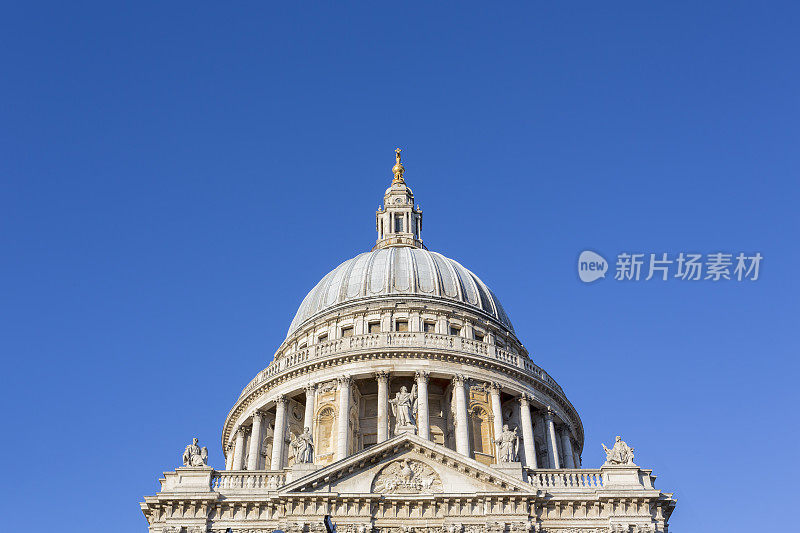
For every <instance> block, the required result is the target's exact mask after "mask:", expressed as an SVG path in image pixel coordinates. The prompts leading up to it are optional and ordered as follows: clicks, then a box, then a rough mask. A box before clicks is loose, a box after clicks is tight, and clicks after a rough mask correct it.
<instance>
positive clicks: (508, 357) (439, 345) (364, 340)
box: [239, 332, 563, 397]
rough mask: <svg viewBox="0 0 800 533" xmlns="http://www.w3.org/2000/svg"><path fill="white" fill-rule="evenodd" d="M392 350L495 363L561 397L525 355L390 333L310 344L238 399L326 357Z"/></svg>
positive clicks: (446, 338)
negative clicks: (440, 353) (444, 353)
mask: <svg viewBox="0 0 800 533" xmlns="http://www.w3.org/2000/svg"><path fill="white" fill-rule="evenodd" d="M393 347H408V348H420V349H426V348H428V349H444V350H452V351H456V352H462V353H466V354H470V355H473V356H477V357H483V358H487V359H491V360H495V361H499V362H501V363H505V364H507V365H509V366H514V367H517V368H520V369H522V370H524V371H525V372H527V373H528V374H530V375H533V376H535V377H536V378H538V379H539V380H540V381H542V382H544V383H546V384H547V385H549V386H550V387H552V388H553V389H555V390H557V391H558V392H560V393H562V394H563V391H562V389H561V387H560V386H559V385H558V383H556V381H555V380H554V379H553V378H552V377H550V375H549V374H548V373H547V372H545V371H544V370H542V369H541V368H540V367H538V366H537V365H535V364H534V363H533V361H531V360H530V359H529V358H528V357H527V356H525V355H521V354H516V353H514V352H511V351H509V350H506V349H504V348H500V347H499V346H497V345H494V344H488V343H485V342H481V341H476V340H472V339H466V338H464V337H459V336H456V335H441V334H438V333H424V332H391V333H369V334H366V335H356V336H353V337H343V338H341V339H334V340H330V341H326V342H321V343H319V344H314V345H312V346H309V347H307V348H303V349H302V350H297V351H294V352H289V353H286V354H282V355H280V356H279V357H278V359H276V360H274V361H273V362H272V363H270V365H269V366H268V367H267V368H265V369H264V370H262V371H261V372H259V373H258V375H257V376H256V377H255V378H254V379H253V380H252V381H251V382H250V383H248V384H247V386H246V387H245V388H244V389H243V390H242V393H241V394H240V395H239V396H240V397H242V396H244V395H245V394H246V393H247V392H249V391H250V390H252V389H253V388H255V387H256V386H257V385H258V384H259V383H261V382H263V381H265V380H267V379H269V378H271V377H272V376H274V375H276V374H279V373H281V372H283V371H285V370H289V369H291V368H294V367H296V366H299V365H303V364H305V363H307V362H309V361H313V360H315V359H319V358H322V357H330V356H334V355H338V354H343V353H346V352H350V351H358V350H371V349H381V348H393Z"/></svg>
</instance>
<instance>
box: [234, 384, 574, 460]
mask: <svg viewBox="0 0 800 533" xmlns="http://www.w3.org/2000/svg"><path fill="white" fill-rule="evenodd" d="M374 377H375V380H376V381H377V384H378V398H377V401H378V405H377V442H378V443H381V442H383V441H385V440H388V439H389V436H390V431H389V379H390V373H389V372H386V371H381V372H377V373H375V375H374ZM429 377H430V375H429V373H428V372H424V371H417V372H416V373H415V375H414V380H415V383H416V385H417V412H416V431H417V435H419V436H420V437H421V438H423V439H428V440H429V439H430V438H431V428H430V413H429V402H428V381H429ZM469 382H470V379H469V378H467V377H466V376H463V375H455V376H453V378H452V385H453V401H454V404H455V405H454V408H455V409H454V411H455V420H454V425H455V435H454V436H455V439H454V440H455V448H456V451H457V452H458V453H460V454H462V455H465V456H467V457H471V452H472V450H471V449H470V436H469ZM352 383H353V379H352V378H351V377H350V376H342V377H339V378H338V379H337V384H338V387H337V388H338V395H337V398H336V401H337V403H338V406H337V411H338V413H339V416H337V421H336V427H335V431H336V435H337V439H336V442H337V446H336V454H335V459H336V460H337V461H339V460H341V459H344V458H345V457H347V456H348V450H349V449H350V431H349V416H348V413H349V412H350V403H351V398H352V395H351V386H352ZM316 390H317V386H316V385H315V384H309V385H307V386H306V387H305V393H306V404H305V412H304V417H303V425H304V427H307V428H310V429H311V430H312V433H313V431H314V406H315V399H316ZM488 390H489V396H490V404H491V409H492V421H493V429H494V434H495V436H496V437H497V436H499V435H500V433H501V432H502V426H503V416H502V412H501V409H502V407H501V406H502V403H501V397H500V394H501V387H500V385H499V384H497V383H490V384H489V387H488ZM274 401H275V427H274V433H273V441H272V456H271V462H270V470H281V469H283V468H284V467H285V466H286V465H284V464H283V459H284V456H285V444H286V441H285V434H286V431H287V421H286V403H287V400H286V398H285V396H283V395H280V396H278V397H277V398H275V400H274ZM518 401H519V408H520V409H519V411H520V417H519V418H520V419H519V423H520V429H521V438H522V449H521V450H520V451H521V452H522V453H521V455H522V460H523V462H524V465H525V467H527V468H539V467H540V465H538V464H537V463H538V461H537V443H536V440H535V438H534V419H533V417H532V416H531V403H532V397H531V396H530V395H529V394H526V393H521V394H520V395H519V397H518ZM543 415H544V416H543V417H542V418H541V419H540V421H539V422H537V424H538V423H542V424H543V425H544V434H545V439H546V442H545V446H544V447H545V449H546V450H547V456H548V460H549V463H550V465H549V466H550V467H551V468H577V467H580V465H579V464H578V461H579V460H578V459H577V458H576V455H575V453H574V451H573V448H572V438H571V432H570V429H569V427H568V426H566V425H563V426H561V427H559V428H557V427H556V423H555V416H554V413H553V411H552V409H551V408H550V407H549V406H548V407H547V408H546V409H545V410H544V413H543ZM263 427H264V414H263V413H262V412H260V411H255V412H254V413H253V415H252V426H249V427H247V426H240V427H239V428H238V430H237V432H236V436H235V439H234V441H233V443H232V445H231V446H230V448H229V449H228V454H227V461H226V469H228V470H242V469H245V468H246V469H247V470H257V469H258V459H259V456H260V452H261V449H260V446H261V442H262V440H263ZM248 432H249V433H250V441H249V446H248V449H247V453H246V454H245V440H246V437H247V433H248ZM559 443H560V445H561V450H562V456H563V463H564V464H563V465H562V464H561V462H562V461H561V458H560V457H559V453H558V449H559ZM495 457H499V454H498V453H497V450H496V451H495Z"/></svg>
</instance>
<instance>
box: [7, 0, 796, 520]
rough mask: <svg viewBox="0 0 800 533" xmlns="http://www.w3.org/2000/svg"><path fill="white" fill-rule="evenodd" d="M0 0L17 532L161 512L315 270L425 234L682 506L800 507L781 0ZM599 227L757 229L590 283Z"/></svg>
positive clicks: (792, 177) (595, 428)
mask: <svg viewBox="0 0 800 533" xmlns="http://www.w3.org/2000/svg"><path fill="white" fill-rule="evenodd" d="M437 4H439V5H438V6H436V7H431V6H424V5H417V6H412V5H408V4H407V3H404V4H403V5H401V4H399V3H395V4H393V5H391V6H389V5H385V6H376V5H374V3H370V4H365V5H361V6H351V7H345V6H336V7H333V6H332V5H328V4H324V5H313V4H308V3H307V4H305V5H304V6H303V7H302V8H301V7H298V8H294V7H291V8H289V7H287V6H282V5H278V4H277V3H273V4H270V5H267V4H266V3H260V2H254V3H244V2H237V3H235V4H230V3H224V4H219V3H206V2H186V3H182V2H159V3H147V4H143V3H141V2H135V3H126V4H124V5H119V4H118V5H111V4H110V3H108V2H97V3H94V4H93V5H92V4H90V3H80V4H75V3H63V2H58V3H55V2H54V3H40V4H33V3H19V2H18V3H13V4H12V3H8V2H7V3H6V4H5V6H4V9H3V15H2V17H1V18H2V21H0V57H1V58H2V77H3V83H2V84H0V99H1V100H2V104H0V124H1V126H0V224H2V226H1V227H2V231H1V232H0V244H1V245H2V250H3V253H2V256H0V279H2V299H1V300H0V349H2V352H1V353H2V356H3V361H4V372H3V377H4V379H3V381H4V385H3V386H2V388H0V395H1V396H0V397H1V398H2V406H3V419H4V422H5V431H4V438H3V439H2V444H0V446H2V452H3V453H2V457H3V458H4V472H5V474H4V483H3V488H2V489H0V491H1V492H0V496H2V500H3V504H4V508H5V509H7V510H8V512H7V513H6V514H5V516H4V519H3V520H4V522H3V529H4V530H6V531H17V530H19V531H22V530H26V531H52V530H58V531H61V532H72V531H75V532H78V531H81V532H83V531H100V530H108V528H109V527H111V529H113V530H114V531H126V532H127V531H130V532H134V531H144V530H145V527H146V524H145V520H144V518H143V517H142V515H141V513H140V511H139V510H138V502H139V501H141V500H142V497H143V496H144V495H146V494H154V493H155V492H156V490H157V486H158V485H157V479H158V477H159V475H160V474H161V472H163V471H164V470H166V469H171V468H174V467H176V466H178V464H179V461H180V454H181V452H182V450H183V447H184V446H185V445H186V444H188V442H189V440H190V439H191V437H193V436H198V437H199V438H200V439H201V441H202V442H203V443H204V444H207V445H208V446H209V450H210V455H211V463H212V464H213V465H214V466H217V467H221V466H222V464H223V461H222V454H221V450H220V444H219V442H220V431H221V427H222V423H223V420H224V418H225V415H226V414H227V412H228V410H229V409H230V407H231V406H232V404H233V402H234V401H235V399H236V397H237V395H238V393H239V391H240V390H241V388H242V387H243V386H244V385H245V384H246V383H247V382H248V381H249V380H250V379H251V378H252V377H253V376H254V375H255V374H256V373H257V372H258V371H259V370H261V369H262V368H264V367H265V366H266V365H267V364H268V363H269V361H270V359H271V357H272V354H273V352H274V350H275V349H276V348H277V347H278V345H279V344H280V343H281V341H282V340H283V338H284V336H285V334H286V329H287V327H288V325H289V322H290V321H291V319H292V316H293V314H294V312H295V310H296V308H297V306H298V305H299V304H300V301H301V299H302V298H303V296H304V295H305V293H306V292H307V291H308V290H309V289H311V287H312V286H313V285H314V284H315V283H316V282H317V281H318V279H319V278H321V277H322V276H323V275H324V274H325V273H326V272H328V271H329V270H330V269H332V268H333V267H334V266H336V265H337V264H339V263H340V262H341V261H343V260H345V259H348V258H350V257H352V256H354V255H355V254H356V253H358V252H361V251H364V250H367V249H369V248H370V246H371V245H372V243H373V242H374V239H375V234H374V212H375V209H376V207H377V206H378V204H379V203H380V202H381V200H382V194H383V190H384V189H385V187H386V186H387V184H388V182H389V180H390V177H391V176H390V168H391V166H392V164H393V156H394V153H393V150H394V148H395V146H397V145H399V146H402V147H403V148H404V152H403V153H404V155H405V158H404V162H405V163H406V178H407V180H408V182H409V184H410V185H411V186H412V187H413V189H414V192H415V194H416V197H417V200H418V201H419V203H420V204H421V205H422V207H423V209H424V211H425V226H424V231H423V237H424V239H425V242H426V244H427V245H428V247H429V248H430V249H432V250H436V251H439V252H442V253H444V254H445V255H448V256H450V257H452V258H454V259H456V260H458V261H460V262H461V263H463V264H464V265H465V266H467V267H468V268H470V269H471V270H473V271H474V272H475V273H477V274H478V275H479V276H481V277H482V278H483V279H484V280H485V281H486V282H487V283H488V284H489V285H490V286H491V287H492V288H493V289H494V291H495V292H496V293H497V294H498V296H499V297H500V298H501V300H502V302H503V303H504V305H505V307H506V309H507V311H508V312H509V314H510V316H511V318H512V320H513V322H514V324H515V326H516V330H517V333H518V335H519V336H520V338H521V339H522V341H523V342H524V343H525V344H526V346H527V347H528V348H529V350H530V352H531V354H532V356H533V358H534V360H535V361H536V362H537V363H538V364H540V365H541V366H543V367H544V368H545V369H547V370H548V371H549V372H550V373H551V374H552V375H553V376H554V377H555V378H556V379H557V380H558V381H559V382H560V384H561V385H562V386H563V387H564V389H565V391H566V392H567V394H568V395H569V398H570V399H571V401H572V402H573V404H574V405H575V407H576V408H577V409H578V412H579V413H580V414H581V416H582V419H583V423H584V426H585V429H586V445H585V449H584V453H583V460H584V465H585V466H587V467H596V466H599V464H600V463H601V462H602V459H603V454H602V449H601V448H600V442H606V443H609V442H611V441H612V440H613V438H614V435H623V437H624V438H625V439H626V440H627V441H628V442H629V443H630V444H631V445H633V446H635V447H636V450H637V454H636V457H637V462H639V463H640V464H641V465H643V466H645V467H648V468H652V469H653V470H654V472H655V473H656V474H657V475H658V480H657V486H658V487H659V488H662V489H664V490H669V491H674V492H675V493H676V497H677V498H678V507H677V511H676V512H675V514H674V515H673V519H672V527H673V529H674V530H675V531H697V532H700V531H702V532H709V531H721V532H722V531H724V532H730V531H755V530H776V531H777V530H786V529H787V528H790V527H792V526H790V524H792V525H794V524H795V523H796V521H795V520H794V518H790V515H791V509H793V508H794V507H796V502H795V499H796V496H795V498H791V497H790V492H792V493H794V494H795V495H796V479H797V477H798V474H800V472H799V471H798V468H797V464H796V460H797V451H798V447H797V442H798V437H800V435H798V415H797V408H798V399H800V398H799V396H798V391H797V389H798V387H797V376H798V370H799V368H798V367H799V366H800V365H798V344H799V343H798V339H797V336H798V335H797V333H798V331H797V323H798V283H797V276H798V264H800V254H798V244H797V236H798V229H800V224H798V222H800V220H799V219H800V217H799V216H798V209H797V203H798V192H800V188H799V187H798V171H799V170H800V156H799V155H798V141H800V139H799V137H800V136H799V135H798V134H799V133H800V127H798V124H799V123H800V112H799V110H798V103H799V101H798V94H800V75H799V73H798V59H797V57H798V51H799V50H800V32H798V30H797V28H798V27H799V26H800V20H799V19H800V17H798V15H799V14H800V11H799V8H798V7H797V4H796V3H792V2H785V3H781V2H769V3H760V4H756V3H752V2H680V3H678V2H670V3H668V4H663V3H660V4H659V5H649V6H648V5H642V3H641V2H630V3H617V2H612V3H609V2H587V3H570V4H568V5H564V4H558V5H555V4H554V5H546V4H545V3H542V2H539V3H530V2H525V3H515V2H512V3H504V4H503V5H502V6H501V5H497V4H487V3H485V2H482V3H475V4H468V3H461V2H459V3H455V2H453V3H437ZM584 249H592V250H596V251H598V252H600V253H602V254H604V255H606V256H607V257H609V256H612V257H613V256H614V255H615V254H617V253H618V252H621V251H641V252H669V253H677V252H680V251H687V252H688V251H699V252H702V253H711V252H716V251H720V250H723V251H731V252H738V251H745V252H756V251H758V252H761V253H762V255H763V256H764V262H763V264H762V269H761V279H759V280H758V281H757V282H750V283H736V282H726V283H719V284H714V283H712V282H696V283H688V282H679V281H669V282H665V283H664V282H662V283H659V282H649V283H645V282H638V283H633V282H629V283H622V282H615V281H613V280H612V279H606V280H601V281H598V282H596V283H594V284H591V285H585V284H582V283H581V282H580V281H579V280H578V277H577V274H576V265H575V263H576V259H577V256H578V254H579V253H580V251H582V250H584Z"/></svg>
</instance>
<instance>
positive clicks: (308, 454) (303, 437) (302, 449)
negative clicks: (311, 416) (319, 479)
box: [292, 428, 314, 464]
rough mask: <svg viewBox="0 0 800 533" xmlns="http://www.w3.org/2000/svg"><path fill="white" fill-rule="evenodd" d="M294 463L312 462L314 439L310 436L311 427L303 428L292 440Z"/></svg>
mask: <svg viewBox="0 0 800 533" xmlns="http://www.w3.org/2000/svg"><path fill="white" fill-rule="evenodd" d="M292 449H293V450H294V462H295V463H303V464H308V463H313V462H314V440H313V438H312V437H311V428H305V429H304V430H303V432H302V433H300V434H299V435H298V436H297V437H295V438H294V440H292Z"/></svg>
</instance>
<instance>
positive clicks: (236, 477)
mask: <svg viewBox="0 0 800 533" xmlns="http://www.w3.org/2000/svg"><path fill="white" fill-rule="evenodd" d="M285 484H286V474H284V473H283V472H282V471H280V472H270V471H261V472H257V471H253V472H249V471H246V470H242V471H236V470H233V471H226V472H214V475H213V476H212V477H211V488H212V489H213V490H215V491H218V492H224V491H226V490H236V489H263V490H267V491H272V490H277V489H278V487H281V486H283V485H285Z"/></svg>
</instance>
